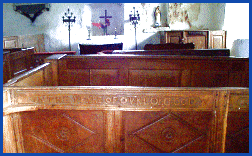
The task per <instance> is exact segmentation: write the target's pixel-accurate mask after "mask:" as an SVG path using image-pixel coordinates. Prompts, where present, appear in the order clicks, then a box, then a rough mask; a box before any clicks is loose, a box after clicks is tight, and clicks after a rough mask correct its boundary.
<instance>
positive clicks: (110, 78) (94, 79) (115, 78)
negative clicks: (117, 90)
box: [90, 69, 120, 86]
mask: <svg viewBox="0 0 252 156" xmlns="http://www.w3.org/2000/svg"><path fill="white" fill-rule="evenodd" d="M90 75H91V76H90V85H91V86H119V85H120V83H119V71H118V70H117V69H90Z"/></svg>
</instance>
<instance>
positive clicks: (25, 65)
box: [3, 47, 36, 83]
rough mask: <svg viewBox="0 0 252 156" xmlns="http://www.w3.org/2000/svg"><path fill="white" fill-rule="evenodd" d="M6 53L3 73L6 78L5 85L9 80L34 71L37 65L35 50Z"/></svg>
mask: <svg viewBox="0 0 252 156" xmlns="http://www.w3.org/2000/svg"><path fill="white" fill-rule="evenodd" d="M17 49H19V48H14V50H10V51H5V52H4V53H3V71H4V74H3V75H4V78H3V83H6V82H7V81H8V80H9V79H11V78H13V77H15V76H18V75H20V74H22V73H25V72H27V71H29V70H31V69H33V68H34V67H35V66H36V64H35V59H34V56H33V54H34V48H33V47H31V48H26V49H21V50H20V51H19V50H17Z"/></svg>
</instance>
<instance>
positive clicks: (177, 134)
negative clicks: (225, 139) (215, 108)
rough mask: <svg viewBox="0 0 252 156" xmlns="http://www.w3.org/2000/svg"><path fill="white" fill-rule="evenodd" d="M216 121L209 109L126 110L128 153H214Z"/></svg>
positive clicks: (125, 145) (124, 114) (125, 129)
mask: <svg viewBox="0 0 252 156" xmlns="http://www.w3.org/2000/svg"><path fill="white" fill-rule="evenodd" d="M212 120H213V113H211V112H208V111H202V112H201V111H199V112H198V111H197V112H186V111H185V112H162V111H159V112H130V111H129V112H123V126H124V132H123V135H124V137H123V138H122V140H123V145H124V147H123V149H124V152H126V153H185V152H186V153H205V152H211V151H210V146H209V145H210V144H209V143H210V142H211V137H210V136H209V135H210V131H211V128H212V122H213V121H212Z"/></svg>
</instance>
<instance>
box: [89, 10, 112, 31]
mask: <svg viewBox="0 0 252 156" xmlns="http://www.w3.org/2000/svg"><path fill="white" fill-rule="evenodd" d="M99 18H104V21H105V23H104V24H102V23H101V22H99V23H92V24H93V25H94V26H97V27H98V28H102V29H103V33H104V35H108V33H107V27H108V26H110V21H109V18H112V16H107V10H105V16H100V17H99Z"/></svg>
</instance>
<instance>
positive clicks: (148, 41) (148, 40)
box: [137, 33, 160, 50]
mask: <svg viewBox="0 0 252 156" xmlns="http://www.w3.org/2000/svg"><path fill="white" fill-rule="evenodd" d="M137 44H138V45H137V47H138V50H144V46H145V44H160V35H159V33H155V34H154V35H151V36H149V37H148V38H146V39H144V40H142V41H138V43H137Z"/></svg>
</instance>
